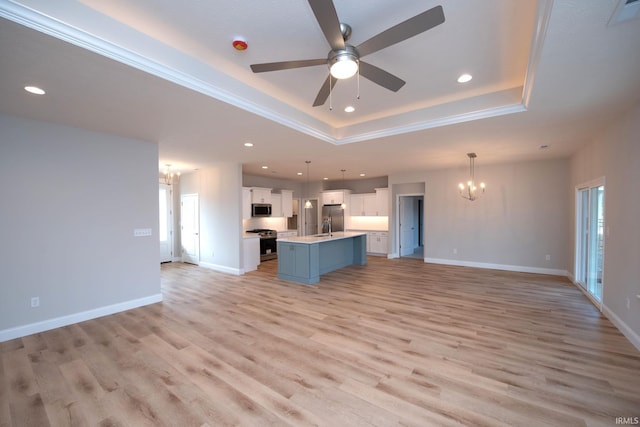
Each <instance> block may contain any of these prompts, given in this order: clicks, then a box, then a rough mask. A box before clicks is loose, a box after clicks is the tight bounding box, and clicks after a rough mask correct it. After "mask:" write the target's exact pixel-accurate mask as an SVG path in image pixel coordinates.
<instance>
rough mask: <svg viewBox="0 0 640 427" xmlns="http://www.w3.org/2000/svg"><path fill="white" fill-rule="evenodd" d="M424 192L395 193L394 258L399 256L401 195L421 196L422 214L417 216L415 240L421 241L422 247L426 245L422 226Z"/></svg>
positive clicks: (424, 255) (424, 254)
mask: <svg viewBox="0 0 640 427" xmlns="http://www.w3.org/2000/svg"><path fill="white" fill-rule="evenodd" d="M424 194H425V193H403V194H396V200H395V203H394V209H395V212H394V213H395V215H394V217H395V224H394V230H395V239H394V245H393V249H394V254H395V258H401V256H400V240H401V239H400V198H402V197H422V201H423V202H422V215H421V217H420V218H418V222H419V223H420V226H419V227H418V230H416V233H418V239H417V242H423V245H422V246H423V248H424V247H426V240H425V236H424V233H425V228H424V218H425V212H424V210H425V203H424ZM423 258H426V253H423Z"/></svg>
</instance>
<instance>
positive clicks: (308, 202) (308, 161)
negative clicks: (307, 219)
mask: <svg viewBox="0 0 640 427" xmlns="http://www.w3.org/2000/svg"><path fill="white" fill-rule="evenodd" d="M305 163H306V164H307V192H309V163H311V160H305ZM304 208H305V209H311V208H312V205H311V200H310V199H307V201H306V202H304Z"/></svg>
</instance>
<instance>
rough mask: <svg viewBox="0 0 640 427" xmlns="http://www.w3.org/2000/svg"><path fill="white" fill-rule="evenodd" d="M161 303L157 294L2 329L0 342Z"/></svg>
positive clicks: (160, 295) (160, 296)
mask: <svg viewBox="0 0 640 427" xmlns="http://www.w3.org/2000/svg"><path fill="white" fill-rule="evenodd" d="M161 301H162V294H161V293H159V294H155V295H150V296H148V297H144V298H138V299H134V300H130V301H125V302H121V303H118V304H112V305H107V306H104V307H99V308H94V309H92V310H87V311H82V312H80V313H74V314H69V315H67V316H61V317H56V318H53V319H48V320H43V321H41V322H36V323H30V324H28V325H24V326H17V327H15V328H10V329H4V330H2V331H0V342H4V341H9V340H12V339H15V338H21V337H26V336H27V335H31V334H37V333H39V332H44V331H48V330H50V329H55V328H61V327H63V326H68V325H72V324H74V323H80V322H84V321H86V320H91V319H96V318H98V317H103V316H108V315H110V314H115V313H119V312H121V311H126V310H131V309H133V308H138V307H142V306H145V305H149V304H155V303H157V302H161Z"/></svg>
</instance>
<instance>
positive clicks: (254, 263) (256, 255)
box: [242, 237, 260, 273]
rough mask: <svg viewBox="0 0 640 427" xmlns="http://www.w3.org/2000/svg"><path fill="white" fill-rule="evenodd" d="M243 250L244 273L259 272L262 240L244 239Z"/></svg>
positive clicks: (256, 238) (255, 238)
mask: <svg viewBox="0 0 640 427" xmlns="http://www.w3.org/2000/svg"><path fill="white" fill-rule="evenodd" d="M242 249H243V251H244V272H245V273H246V272H248V271H254V270H257V269H258V264H260V238H259V237H251V238H245V239H242Z"/></svg>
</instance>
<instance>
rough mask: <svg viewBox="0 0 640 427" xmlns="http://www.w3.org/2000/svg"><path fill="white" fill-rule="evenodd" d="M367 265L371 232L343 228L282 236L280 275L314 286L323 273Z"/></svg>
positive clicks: (280, 242)
mask: <svg viewBox="0 0 640 427" xmlns="http://www.w3.org/2000/svg"><path fill="white" fill-rule="evenodd" d="M353 264H357V265H366V264H367V234H366V233H361V232H349V231H339V232H334V233H332V234H331V235H329V234H316V235H313V236H300V237H285V238H283V239H278V278H279V279H283V280H289V281H293V282H298V283H304V284H307V285H312V284H314V283H318V282H319V281H320V275H322V274H325V273H328V272H330V271H334V270H338V269H340V268H343V267H346V266H348V265H353Z"/></svg>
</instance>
